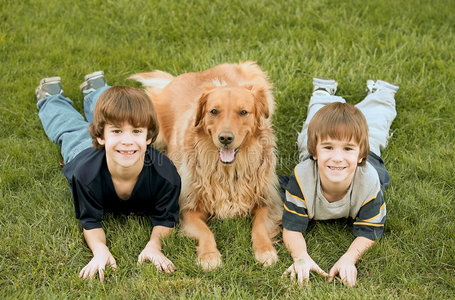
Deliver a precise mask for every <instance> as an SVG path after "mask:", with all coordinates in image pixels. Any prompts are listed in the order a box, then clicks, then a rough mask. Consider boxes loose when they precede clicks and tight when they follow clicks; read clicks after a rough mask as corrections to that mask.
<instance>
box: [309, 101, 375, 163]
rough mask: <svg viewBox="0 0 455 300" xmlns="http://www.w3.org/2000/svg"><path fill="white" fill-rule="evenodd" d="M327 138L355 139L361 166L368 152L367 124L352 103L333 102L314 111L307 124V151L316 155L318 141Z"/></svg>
mask: <svg viewBox="0 0 455 300" xmlns="http://www.w3.org/2000/svg"><path fill="white" fill-rule="evenodd" d="M327 138H331V139H335V140H343V141H344V140H348V141H351V140H353V141H355V142H356V143H357V144H358V145H359V148H360V152H359V159H360V158H361V159H362V160H361V161H360V163H359V164H358V165H359V166H363V165H364V164H365V163H366V161H367V158H368V153H369V152H370V145H369V142H368V125H367V120H366V119H365V116H364V115H363V114H362V112H361V111H360V110H359V109H358V108H357V107H355V106H354V105H352V104H349V103H341V102H334V103H330V104H328V105H326V106H324V107H323V108H321V109H320V110H318V111H317V112H316V114H315V115H314V116H313V118H312V119H311V121H310V124H309V125H308V153H309V154H310V156H311V157H315V156H316V157H317V153H316V146H317V145H318V142H321V141H324V140H326V139H327Z"/></svg>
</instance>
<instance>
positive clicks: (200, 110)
mask: <svg viewBox="0 0 455 300" xmlns="http://www.w3.org/2000/svg"><path fill="white" fill-rule="evenodd" d="M208 96H209V93H208V92H204V93H202V95H201V97H200V98H199V100H198V102H197V110H196V120H195V121H194V127H197V126H199V123H201V121H202V118H203V117H204V109H205V105H206V104H207V98H208Z"/></svg>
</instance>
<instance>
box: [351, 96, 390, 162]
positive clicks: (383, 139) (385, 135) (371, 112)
mask: <svg viewBox="0 0 455 300" xmlns="http://www.w3.org/2000/svg"><path fill="white" fill-rule="evenodd" d="M356 107H357V108H358V109H359V110H360V111H361V112H362V113H363V115H364V116H365V118H366V119H367V124H368V138H369V142H370V151H372V152H374V154H376V155H378V156H381V152H382V150H384V148H385V147H386V146H387V140H388V139H389V130H390V126H391V125H392V122H393V120H394V119H395V117H396V115H397V111H396V109H395V98H394V94H393V93H391V92H389V91H387V90H378V91H376V92H374V93H372V94H370V95H368V96H367V97H366V98H365V99H364V100H363V101H362V102H360V103H358V104H356Z"/></svg>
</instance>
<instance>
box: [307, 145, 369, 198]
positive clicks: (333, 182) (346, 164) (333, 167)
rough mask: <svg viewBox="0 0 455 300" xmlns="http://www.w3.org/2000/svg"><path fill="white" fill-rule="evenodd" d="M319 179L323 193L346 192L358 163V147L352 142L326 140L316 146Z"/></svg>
mask: <svg viewBox="0 0 455 300" xmlns="http://www.w3.org/2000/svg"><path fill="white" fill-rule="evenodd" d="M316 153H317V156H316V157H313V159H314V160H317V164H318V169H319V177H320V178H321V185H322V189H323V191H324V192H327V193H329V194H331V193H339V192H341V191H346V190H347V189H348V188H349V186H350V185H351V182H352V179H353V178H354V174H355V170H356V168H357V164H358V163H359V162H360V159H359V153H360V148H359V145H358V144H357V143H356V142H354V141H352V140H351V141H346V140H345V141H342V140H335V139H331V138H327V139H326V140H324V141H321V142H319V143H318V145H317V146H316Z"/></svg>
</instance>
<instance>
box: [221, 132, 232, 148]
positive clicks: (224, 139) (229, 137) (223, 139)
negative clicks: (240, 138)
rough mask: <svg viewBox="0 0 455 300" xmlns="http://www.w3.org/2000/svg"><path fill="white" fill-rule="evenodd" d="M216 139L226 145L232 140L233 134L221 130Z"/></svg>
mask: <svg viewBox="0 0 455 300" xmlns="http://www.w3.org/2000/svg"><path fill="white" fill-rule="evenodd" d="M218 140H219V141H220V143H221V144H223V145H226V146H227V145H229V144H230V143H232V142H233V141H234V134H233V133H232V132H230V131H222V132H221V133H220V134H219V135H218Z"/></svg>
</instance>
